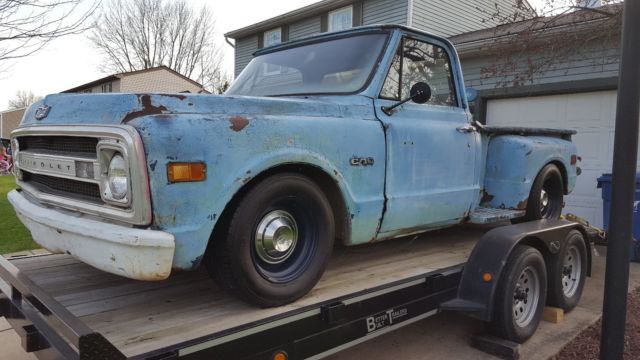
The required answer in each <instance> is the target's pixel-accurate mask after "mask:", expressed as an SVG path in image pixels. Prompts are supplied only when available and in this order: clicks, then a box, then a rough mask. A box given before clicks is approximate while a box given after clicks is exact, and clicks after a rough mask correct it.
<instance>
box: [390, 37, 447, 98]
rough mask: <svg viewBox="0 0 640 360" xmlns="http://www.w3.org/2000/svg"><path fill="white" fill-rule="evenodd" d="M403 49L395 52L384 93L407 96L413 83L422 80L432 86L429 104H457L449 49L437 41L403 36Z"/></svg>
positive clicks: (391, 95) (396, 96)
mask: <svg viewBox="0 0 640 360" xmlns="http://www.w3.org/2000/svg"><path fill="white" fill-rule="evenodd" d="M401 49H402V51H401V53H400V52H399V53H398V54H396V55H395V56H394V59H393V63H392V64H391V69H390V70H389V74H388V75H387V78H386V79H385V82H384V86H383V88H382V92H381V93H380V97H382V98H386V99H392V100H399V99H406V98H407V97H409V91H410V89H411V86H412V85H413V84H415V83H417V82H419V81H422V82H425V83H427V84H428V85H429V87H431V99H430V100H429V101H428V102H427V104H431V105H444V106H457V99H456V91H455V86H454V81H453V76H452V73H451V62H450V60H449V56H448V55H447V52H446V51H445V50H444V49H443V48H441V47H439V46H437V45H432V44H428V43H426V42H423V41H420V40H415V39H410V38H405V39H404V40H403V43H402V46H401Z"/></svg>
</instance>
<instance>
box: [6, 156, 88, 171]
mask: <svg viewBox="0 0 640 360" xmlns="http://www.w3.org/2000/svg"><path fill="white" fill-rule="evenodd" d="M18 156H19V159H18V164H19V167H20V169H22V170H26V171H29V172H34V173H49V174H61V175H68V176H75V175H76V164H75V161H74V160H68V159H52V158H49V157H42V156H37V155H32V154H25V153H19V154H18Z"/></svg>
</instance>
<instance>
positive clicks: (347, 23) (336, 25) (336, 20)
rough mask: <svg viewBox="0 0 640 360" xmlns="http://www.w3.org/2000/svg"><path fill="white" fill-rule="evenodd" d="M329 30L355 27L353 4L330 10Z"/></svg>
mask: <svg viewBox="0 0 640 360" xmlns="http://www.w3.org/2000/svg"><path fill="white" fill-rule="evenodd" d="M328 20H329V21H328V30H329V31H339V30H344V29H349V28H351V27H353V6H351V5H350V6H347V7H343V8H340V9H338V10H334V11H331V12H329V19H328Z"/></svg>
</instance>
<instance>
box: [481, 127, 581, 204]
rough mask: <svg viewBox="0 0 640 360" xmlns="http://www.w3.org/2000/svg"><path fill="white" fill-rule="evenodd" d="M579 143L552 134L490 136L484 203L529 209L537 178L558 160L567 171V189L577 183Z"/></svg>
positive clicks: (569, 190)
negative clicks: (573, 160)
mask: <svg viewBox="0 0 640 360" xmlns="http://www.w3.org/2000/svg"><path fill="white" fill-rule="evenodd" d="M574 154H576V147H575V145H574V144H573V143H572V142H571V141H568V140H563V139H560V138H556V137H549V136H519V135H503V136H497V137H492V138H490V142H489V146H488V149H487V162H486V169H485V174H486V175H485V180H484V193H483V197H482V200H481V205H482V206H487V207H493V208H503V209H517V210H525V209H526V208H527V199H528V198H529V193H530V192H531V186H532V185H533V182H534V180H535V178H536V176H537V175H538V173H539V172H540V170H542V168H543V167H544V166H546V165H547V164H549V163H555V164H557V165H558V167H559V168H560V171H561V172H562V173H563V174H562V176H563V178H564V179H563V180H564V183H565V189H564V191H565V193H569V192H571V190H573V187H574V186H575V179H576V166H575V165H571V164H570V162H571V155H574Z"/></svg>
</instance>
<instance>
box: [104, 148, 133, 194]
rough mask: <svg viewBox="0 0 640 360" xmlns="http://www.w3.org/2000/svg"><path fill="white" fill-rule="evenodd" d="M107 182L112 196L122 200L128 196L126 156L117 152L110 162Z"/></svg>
mask: <svg viewBox="0 0 640 360" xmlns="http://www.w3.org/2000/svg"><path fill="white" fill-rule="evenodd" d="M107 182H108V184H109V190H111V196H113V198H114V199H116V200H122V199H124V197H125V196H127V191H128V190H129V178H128V177H127V165H126V163H125V161H124V157H122V155H120V154H119V153H116V154H115V155H113V157H112V158H111V161H110V162H109V170H108V172H107Z"/></svg>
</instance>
